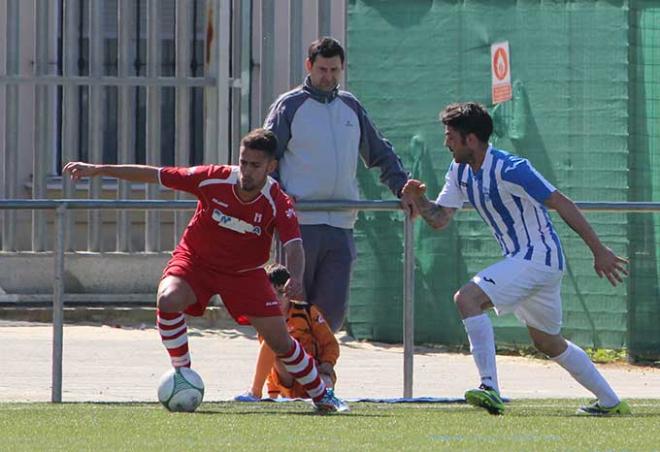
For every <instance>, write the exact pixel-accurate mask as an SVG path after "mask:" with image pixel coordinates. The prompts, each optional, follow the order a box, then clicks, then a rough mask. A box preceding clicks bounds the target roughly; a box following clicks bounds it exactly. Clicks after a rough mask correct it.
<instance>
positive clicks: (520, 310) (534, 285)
mask: <svg viewBox="0 0 660 452" xmlns="http://www.w3.org/2000/svg"><path fill="white" fill-rule="evenodd" d="M563 276H564V272H562V271H560V270H553V269H550V268H548V267H546V266H545V265H543V264H537V263H535V262H529V261H524V260H522V259H513V258H504V259H503V260H501V261H499V262H497V263H496V264H493V265H491V266H490V267H487V268H486V269H484V270H482V271H480V272H479V273H478V274H477V275H476V276H475V277H474V278H472V281H473V282H474V283H475V284H477V285H478V286H479V288H481V290H483V291H484V292H485V293H486V295H488V298H490V301H491V302H492V303H493V305H494V306H495V312H497V315H502V314H509V313H513V314H515V316H516V317H518V319H519V320H520V321H521V322H522V323H524V324H525V325H527V326H531V327H532V328H536V329H537V330H541V331H543V332H545V333H548V334H559V331H560V330H561V318H562V312H561V279H562V277H563Z"/></svg>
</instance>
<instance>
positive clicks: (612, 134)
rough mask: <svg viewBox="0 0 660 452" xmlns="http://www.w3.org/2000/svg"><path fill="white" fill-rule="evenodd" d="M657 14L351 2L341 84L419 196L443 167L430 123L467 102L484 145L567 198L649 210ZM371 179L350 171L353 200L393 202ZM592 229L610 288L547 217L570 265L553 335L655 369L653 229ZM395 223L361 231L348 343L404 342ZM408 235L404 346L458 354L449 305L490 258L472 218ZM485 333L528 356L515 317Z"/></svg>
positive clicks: (435, 186)
mask: <svg viewBox="0 0 660 452" xmlns="http://www.w3.org/2000/svg"><path fill="white" fill-rule="evenodd" d="M659 7H660V2H658V1H647V2H632V3H631V2H628V1H608V2H601V1H598V2H594V1H570V2H568V1H554V2H544V1H531V0H530V1H501V2H489V1H452V2H449V1H431V0H408V1H403V0H401V1H395V0H391V1H383V0H355V1H350V2H349V7H348V21H347V23H348V31H347V44H348V68H347V79H348V85H349V87H350V89H351V90H352V91H353V92H355V93H356V94H357V95H358V97H359V98H360V99H361V100H362V102H363V103H364V104H365V106H366V108H367V110H368V111H369V113H370V115H371V116H372V118H373V119H374V120H375V122H376V124H377V125H378V126H379V128H380V129H381V130H382V132H383V133H384V134H385V135H386V136H387V137H388V139H390V140H391V141H392V142H393V143H394V145H395V148H396V149H397V152H398V153H399V154H400V155H401V156H402V158H403V160H404V162H405V164H406V166H407V167H408V168H409V169H410V170H411V172H412V173H413V176H414V177H416V178H420V179H423V180H424V181H425V182H427V184H428V185H429V194H430V195H431V196H435V195H436V194H437V192H438V190H439V188H440V187H441V185H442V183H443V180H444V173H445V171H446V168H447V166H448V164H449V161H450V154H449V153H448V152H447V151H446V149H445V148H444V147H443V143H442V140H443V130H442V128H441V125H440V123H439V122H438V119H437V118H438V112H439V111H440V110H441V109H442V107H443V106H445V105H446V104H448V103H451V102H456V101H466V100H476V101H478V102H481V103H483V104H485V105H487V106H488V107H489V108H490V110H491V112H492V114H493V118H494V120H495V129H496V130H495V135H494V136H493V138H492V141H493V143H494V144H495V145H496V146H497V147H500V148H503V149H506V150H509V151H511V152H513V153H516V154H518V155H521V156H524V157H527V158H529V159H530V160H531V161H532V162H533V163H534V165H535V166H536V168H537V169H538V170H540V171H541V172H542V173H543V174H544V175H545V176H546V177H547V178H548V179H549V180H550V181H551V182H552V183H554V184H555V185H556V186H557V187H559V188H560V189H561V190H562V191H563V192H565V193H566V194H567V195H569V196H570V197H571V198H573V199H575V200H583V201H587V200H588V201H626V200H645V201H648V200H656V199H658V195H657V194H656V193H657V192H658V190H660V184H659V182H660V180H659V178H660V175H659V174H660V173H659V171H660V170H656V171H653V163H654V159H655V160H657V159H658V158H660V154H659V152H660V149H659V143H660V136H659V133H660V132H659V130H658V124H659V122H658V112H659V111H660V110H659V109H660V102H659V100H658V99H659V97H660V89H659V88H658V87H659V84H658V80H659V79H660V77H659V76H658V75H659V74H658V67H659V66H658V64H659V63H660V58H659V50H658V49H659V47H658V46H659V44H658V43H659V42H660V31H659V28H660V20H659V17H658V8H659ZM498 41H508V42H509V47H510V53H511V74H512V82H513V99H512V100H511V101H509V102H506V103H504V104H500V105H499V106H497V107H493V106H492V105H491V99H490V81H491V79H490V77H491V75H490V45H491V44H492V43H494V42H498ZM656 167H658V166H657V165H656ZM658 168H660V167H658ZM376 173H377V172H376V171H366V170H365V171H361V172H360V174H359V178H360V183H361V187H362V191H363V195H364V196H365V198H370V199H378V198H381V197H384V198H388V197H390V195H389V194H388V193H387V192H386V189H385V188H384V187H382V186H381V185H380V184H378V183H377V182H376V181H377V174H376ZM588 217H589V220H590V221H591V222H592V224H593V225H594V227H595V228H596V230H597V231H598V233H599V234H600V235H601V237H602V239H603V240H604V241H605V242H606V243H607V244H608V245H609V246H610V247H612V248H613V249H614V250H615V251H616V252H617V253H620V254H622V255H629V256H631V257H633V258H634V259H633V264H632V266H631V269H632V270H633V272H632V275H631V277H630V278H629V279H628V280H627V281H626V283H625V284H623V285H620V286H619V287H617V288H614V289H613V288H612V287H611V286H609V284H608V283H607V282H606V281H605V280H601V279H599V278H598V277H597V276H596V275H595V273H594V271H593V268H592V259H591V255H590V253H589V250H588V249H587V248H586V246H585V245H584V244H583V243H582V241H581V239H580V238H579V237H578V236H577V235H576V234H575V233H574V232H572V231H570V230H569V228H568V227H566V226H565V225H564V223H563V222H562V221H561V219H560V218H558V217H557V216H556V215H554V214H553V219H554V221H555V224H556V225H557V226H558V229H559V232H560V235H561V237H562V241H563V244H564V248H565V250H566V254H567V261H568V270H567V272H566V276H565V278H564V284H563V290H562V295H563V298H564V334H565V335H566V336H567V337H568V338H570V339H571V340H573V341H575V342H576V343H578V344H580V345H583V346H596V347H607V348H620V347H623V346H626V345H629V346H630V347H635V348H636V349H639V350H640V351H641V350H644V353H645V354H646V355H653V354H654V353H655V354H656V355H657V354H658V353H660V352H659V350H660V347H659V346H658V344H659V341H660V332H659V331H660V329H658V328H657V325H658V324H660V319H659V318H658V316H659V315H660V302H659V301H658V296H657V275H658V268H657V261H656V257H655V255H656V249H657V247H658V241H657V240H656V239H655V233H656V229H655V228H656V226H655V222H654V221H653V218H654V217H653V215H651V214H648V215H640V214H625V213H592V214H589V216H588ZM657 217H658V216H656V220H657ZM401 222H402V218H401V216H400V214H393V213H380V212H378V213H361V214H360V216H359V220H358V223H357V226H356V236H357V246H358V252H359V258H358V263H357V265H356V269H355V273H354V277H353V287H352V291H351V302H350V311H349V317H348V326H349V328H350V330H351V331H352V333H353V334H355V335H356V336H357V337H360V338H366V339H372V340H383V341H390V342H396V341H400V340H401V337H402V335H401V332H402V320H401V319H402V316H401V312H402V272H401V271H402V263H401V252H402V249H401V246H402V245H401V243H402V225H401ZM415 228H416V230H415V234H416V240H415V252H416V254H417V274H416V276H417V280H416V286H415V314H416V321H415V339H416V341H418V342H432V343H442V344H462V343H465V341H466V339H465V334H464V333H463V329H462V326H461V324H460V321H459V319H458V316H457V314H456V312H455V308H454V306H453V302H452V295H453V293H454V292H455V291H456V290H457V289H458V288H459V287H460V286H461V285H462V284H464V283H465V282H466V281H468V280H469V278H470V277H471V276H472V275H473V274H474V273H476V272H477V271H479V270H480V269H481V268H483V267H484V266H487V265H489V264H491V263H493V262H495V261H496V260H497V259H498V258H499V257H500V254H499V248H498V247H497V245H496V243H495V241H494V240H493V239H492V236H491V235H490V230H489V229H488V228H487V227H486V226H485V225H484V224H482V222H481V220H480V219H479V218H478V216H477V215H476V213H474V212H468V211H465V212H461V213H459V214H458V215H457V217H456V218H455V221H454V224H453V225H452V226H451V227H450V228H449V229H447V230H445V231H442V232H440V233H439V232H437V231H432V230H431V229H430V228H428V227H427V226H426V225H424V224H422V222H418V224H416V226H415ZM642 254H643V256H642V257H641V258H640V255H642ZM494 322H495V327H496V335H497V339H498V341H499V342H500V343H509V344H528V343H529V340H528V339H527V334H526V331H525V329H524V328H522V327H521V326H520V325H519V324H518V322H517V321H516V320H515V318H514V317H512V316H503V317H500V318H496V319H494ZM654 327H655V329H654ZM628 341H630V344H628Z"/></svg>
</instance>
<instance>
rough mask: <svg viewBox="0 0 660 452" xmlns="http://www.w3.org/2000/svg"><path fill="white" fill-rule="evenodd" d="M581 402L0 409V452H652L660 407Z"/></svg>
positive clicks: (656, 403)
mask: <svg viewBox="0 0 660 452" xmlns="http://www.w3.org/2000/svg"><path fill="white" fill-rule="evenodd" d="M584 402H585V401H584V400H582V401H578V400H568V399H561V400H554V399H553V400H517V401H514V402H512V403H509V404H507V412H506V413H505V415H504V416H490V415H488V414H487V413H486V412H485V411H482V410H478V409H476V408H473V407H470V406H468V405H465V404H376V403H353V404H352V405H351V409H352V411H351V412H350V413H348V414H341V415H325V416H320V415H317V414H315V413H314V411H313V409H312V407H311V405H309V404H306V403H304V402H291V403H264V402H262V403H236V402H221V403H203V404H202V405H201V406H200V408H199V409H198V411H197V412H195V413H192V414H185V413H169V412H167V411H166V410H165V409H164V408H163V407H162V406H160V405H159V404H153V403H152V404H149V403H134V404H133V403H63V404H48V403H4V404H0V450H2V451H4V450H7V451H22V450H25V451H37V450H49V451H51V450H67V451H69V450H71V451H78V450H94V451H100V450H112V451H120V450H131V451H143V450H145V451H147V450H153V451H163V450H231V451H240V450H246V451H259V450H263V451H270V452H274V451H279V450H286V451H296V450H301V451H302V450H360V451H369V450H373V451H383V450H397V451H398V450H414V451H419V450H478V451H486V450H487V451H489V452H490V451H495V450H503V451H504V450H506V451H511V450H542V451H545V450H553V451H554V450H556V451H565V450H608V451H613V450H627V451H629V450H658V449H660V400H657V399H656V400H630V401H629V402H630V404H631V407H632V409H633V413H634V414H633V415H632V416H626V417H613V418H593V417H578V416H576V415H575V414H574V413H575V409H576V407H577V406H578V405H579V404H580V403H584Z"/></svg>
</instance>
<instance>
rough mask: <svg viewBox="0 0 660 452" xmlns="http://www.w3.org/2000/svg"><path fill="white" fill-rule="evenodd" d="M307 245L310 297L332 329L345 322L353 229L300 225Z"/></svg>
mask: <svg viewBox="0 0 660 452" xmlns="http://www.w3.org/2000/svg"><path fill="white" fill-rule="evenodd" d="M300 232H301V234H302V239H303V248H304V249H305V277H304V285H305V292H306V294H307V301H308V302H309V303H311V304H313V305H316V306H317V307H318V308H319V309H320V310H321V312H322V313H323V316H324V317H325V319H326V321H327V322H328V324H329V325H330V328H331V329H332V331H335V332H336V331H338V330H339V329H340V328H341V326H342V324H343V323H344V318H345V317H346V310H347V308H348V294H349V289H350V282H351V273H352V272H353V262H355V258H356V251H355V241H354V240H353V230H352V229H342V228H335V227H333V226H329V225H326V224H314V225H300Z"/></svg>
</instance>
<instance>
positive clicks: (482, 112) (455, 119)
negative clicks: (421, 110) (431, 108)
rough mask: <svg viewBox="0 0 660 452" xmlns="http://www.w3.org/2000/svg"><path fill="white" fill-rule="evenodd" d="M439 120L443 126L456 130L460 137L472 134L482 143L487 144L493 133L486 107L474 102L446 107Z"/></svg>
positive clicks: (491, 121)
mask: <svg viewBox="0 0 660 452" xmlns="http://www.w3.org/2000/svg"><path fill="white" fill-rule="evenodd" d="M440 120H441V121H442V123H443V124H444V125H446V126H449V127H451V128H453V129H456V130H457V131H458V132H459V133H460V134H461V136H462V137H465V136H466V135H468V134H469V133H473V134H475V135H476V136H477V138H478V139H479V140H480V141H482V142H484V143H488V139H489V138H490V135H491V134H492V133H493V119H492V118H491V117H490V115H489V114H488V110H486V107H484V106H483V105H481V104H478V103H476V102H464V103H457V104H450V105H447V106H446V107H445V109H444V110H442V112H441V113H440Z"/></svg>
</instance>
